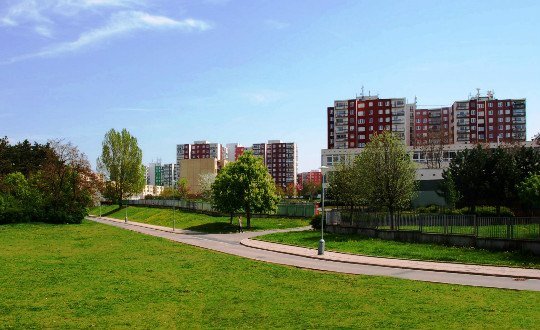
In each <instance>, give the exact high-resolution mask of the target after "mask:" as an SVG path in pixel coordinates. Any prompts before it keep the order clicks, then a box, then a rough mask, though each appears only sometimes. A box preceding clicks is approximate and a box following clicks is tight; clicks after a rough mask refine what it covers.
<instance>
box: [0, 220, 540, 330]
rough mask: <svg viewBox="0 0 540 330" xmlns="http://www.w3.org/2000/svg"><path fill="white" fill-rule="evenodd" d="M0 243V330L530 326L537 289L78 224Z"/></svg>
mask: <svg viewBox="0 0 540 330" xmlns="http://www.w3.org/2000/svg"><path fill="white" fill-rule="evenodd" d="M0 241H1V242H2V249H0V265H2V267H0V283H2V289H1V290H0V324H1V325H2V327H5V328H23V329H26V328H89V327H96V328H98V329H99V328H250V329H252V328H302V329H303V328H338V327H339V328H375V327H376V328H397V327H400V328H426V329H427V328H429V329H432V328H463V326H464V325H467V328H488V329H489V328H531V329H532V328H535V327H537V325H538V324H540V293H537V292H523V291H513V290H501V289H488V288H476V287H467V286H459V285H447V284H434V283H426V282H416V281H409V280H401V279H393V278H386V277H376V276H354V275H345V274H334V273H323V272H315V271H309V270H301V269H296V268H292V267H285V266H279V265H272V264H266V263H263V262H257V261H252V260H247V259H243V258H240V257H235V256H229V255H225V254H221V253H215V252H211V251H207V250H203V249H199V248H195V247H191V246H188V245H183V244H178V243H173V242H170V241H167V240H164V239H160V238H156V237H151V236H144V235H141V234H139V233H135V232H131V231H127V230H122V229H119V228H115V227H110V226H106V225H102V224H97V223H92V222H88V221H84V222H83V224H81V225H44V224H17V225H3V226H0ZM535 324H536V325H535Z"/></svg>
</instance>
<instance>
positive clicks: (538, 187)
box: [517, 174, 540, 208]
mask: <svg viewBox="0 0 540 330" xmlns="http://www.w3.org/2000/svg"><path fill="white" fill-rule="evenodd" d="M517 190H518V195H519V199H520V201H521V203H523V204H524V205H526V206H527V207H530V208H539V207H540V175H539V174H536V175H531V176H529V177H528V178H526V179H525V180H524V181H523V182H521V183H520V184H519V185H518V187H517Z"/></svg>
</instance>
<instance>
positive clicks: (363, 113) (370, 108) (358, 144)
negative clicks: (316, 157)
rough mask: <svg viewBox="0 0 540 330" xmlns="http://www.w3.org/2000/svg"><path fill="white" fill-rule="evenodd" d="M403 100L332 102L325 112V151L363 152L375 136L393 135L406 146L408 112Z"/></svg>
mask: <svg viewBox="0 0 540 330" xmlns="http://www.w3.org/2000/svg"><path fill="white" fill-rule="evenodd" d="M414 108H415V105H414V104H406V100H405V98H390V99H381V98H379V97H377V96H370V97H359V98H356V99H349V100H336V101H334V106H333V107H328V108H327V122H328V126H327V130H328V141H327V142H328V143H327V145H328V149H349V148H363V147H364V146H365V145H366V143H368V142H369V141H370V140H371V137H372V136H373V135H374V134H375V133H382V132H383V131H391V132H394V133H395V134H396V135H397V136H398V137H399V138H400V139H401V140H403V141H404V143H405V144H406V145H409V143H410V142H409V141H410V128H409V126H410V124H409V123H410V111H414Z"/></svg>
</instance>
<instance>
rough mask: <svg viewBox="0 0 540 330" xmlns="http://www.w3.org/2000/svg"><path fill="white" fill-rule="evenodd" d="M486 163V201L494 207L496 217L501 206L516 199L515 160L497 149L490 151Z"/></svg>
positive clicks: (504, 151)
mask: <svg viewBox="0 0 540 330" xmlns="http://www.w3.org/2000/svg"><path fill="white" fill-rule="evenodd" d="M488 154H489V156H488V161H487V163H486V169H485V171H486V176H487V178H489V180H488V181H487V182H486V199H487V200H488V202H489V203H490V204H491V205H495V207H496V210H497V215H500V213H501V206H503V205H505V206H507V205H508V204H509V203H510V202H511V201H512V200H513V199H514V198H515V197H516V189H515V188H516V183H517V181H516V174H517V172H516V162H515V158H514V157H512V155H511V154H510V153H509V152H508V151H507V150H505V149H504V148H501V147H498V148H496V149H493V150H490V151H489V153H488Z"/></svg>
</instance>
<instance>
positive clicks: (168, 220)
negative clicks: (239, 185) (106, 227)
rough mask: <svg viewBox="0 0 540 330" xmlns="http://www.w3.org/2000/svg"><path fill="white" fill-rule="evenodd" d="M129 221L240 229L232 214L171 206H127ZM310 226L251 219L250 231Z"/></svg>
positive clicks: (302, 221) (118, 214) (119, 214)
mask: <svg viewBox="0 0 540 330" xmlns="http://www.w3.org/2000/svg"><path fill="white" fill-rule="evenodd" d="M90 214H93V215H96V214H99V208H93V209H91V210H90ZM127 215H128V220H129V221H135V222H142V223H147V224H152V225H158V226H164V227H171V228H172V226H173V217H174V219H175V227H176V228H178V229H189V230H195V231H200V232H206V233H233V232H236V231H237V230H238V222H237V218H234V221H233V224H232V225H231V224H230V219H229V217H220V216H210V215H206V214H201V213H195V212H186V211H179V210H176V211H174V215H173V210H172V209H160V208H152V207H134V206H130V207H128V208H127ZM125 216H126V209H122V210H118V211H117V212H114V213H111V214H109V215H108V217H111V218H115V219H121V220H123V219H124V218H125ZM243 225H244V230H246V228H245V226H246V219H245V217H243ZM307 225H309V220H307V219H288V218H252V219H251V230H267V229H283V228H295V227H302V226H307Z"/></svg>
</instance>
